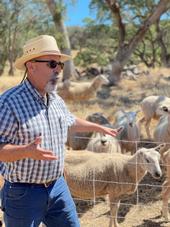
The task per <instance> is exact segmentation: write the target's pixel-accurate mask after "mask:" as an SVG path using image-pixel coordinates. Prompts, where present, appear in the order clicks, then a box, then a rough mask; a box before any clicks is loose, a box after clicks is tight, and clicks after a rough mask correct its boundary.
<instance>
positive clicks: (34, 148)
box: [25, 137, 58, 160]
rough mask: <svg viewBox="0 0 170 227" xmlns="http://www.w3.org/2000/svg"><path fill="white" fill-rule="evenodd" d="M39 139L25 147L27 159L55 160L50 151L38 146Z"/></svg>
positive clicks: (55, 157)
mask: <svg viewBox="0 0 170 227" xmlns="http://www.w3.org/2000/svg"><path fill="white" fill-rule="evenodd" d="M41 140H42V138H41V137H37V138H36V139H35V140H34V141H33V142H31V143H29V144H28V145H25V146H26V147H25V148H26V156H27V158H32V159H34V160H56V159H58V158H57V156H55V155H54V154H53V152H52V151H50V150H45V149H43V148H41V147H40V146H39V145H40V144H41Z"/></svg>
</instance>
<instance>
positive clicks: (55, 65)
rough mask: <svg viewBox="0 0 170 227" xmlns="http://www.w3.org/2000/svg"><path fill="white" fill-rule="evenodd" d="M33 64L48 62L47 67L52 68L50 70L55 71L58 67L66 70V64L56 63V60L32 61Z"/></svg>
mask: <svg viewBox="0 0 170 227" xmlns="http://www.w3.org/2000/svg"><path fill="white" fill-rule="evenodd" d="M31 62H46V63H47V66H48V67H49V68H50V69H55V68H56V67H57V66H60V68H61V69H63V68H64V63H63V62H60V61H55V60H40V59H39V60H37V59H35V60H32V61H31Z"/></svg>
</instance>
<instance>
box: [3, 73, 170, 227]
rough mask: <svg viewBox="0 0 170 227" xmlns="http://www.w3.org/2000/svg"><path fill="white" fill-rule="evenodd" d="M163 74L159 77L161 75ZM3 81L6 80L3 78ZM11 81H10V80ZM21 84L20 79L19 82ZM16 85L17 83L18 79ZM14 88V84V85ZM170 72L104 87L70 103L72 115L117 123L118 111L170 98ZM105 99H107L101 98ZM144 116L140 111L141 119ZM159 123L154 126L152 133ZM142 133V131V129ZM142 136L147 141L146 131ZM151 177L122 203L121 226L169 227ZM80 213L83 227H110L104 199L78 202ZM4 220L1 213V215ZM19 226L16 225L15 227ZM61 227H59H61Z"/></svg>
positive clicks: (156, 183) (159, 192)
mask: <svg viewBox="0 0 170 227" xmlns="http://www.w3.org/2000/svg"><path fill="white" fill-rule="evenodd" d="M160 74H161V75H162V74H163V75H164V76H161V78H160V77H159V75H160ZM2 79H3V80H4V78H2ZM10 81H11V78H10ZM18 81H20V78H19V79H18ZM15 82H16V80H15ZM6 84H8V86H9V83H4V81H3V83H0V85H1V86H0V91H4V90H5V89H7V87H2V85H3V86H5V85H6ZM11 86H12V85H11ZM169 87H170V70H168V71H166V70H165V71H163V72H160V71H158V72H152V73H151V74H150V76H149V77H147V78H146V77H143V78H139V79H138V80H137V81H134V80H122V82H121V83H120V84H119V86H117V87H116V86H115V87H112V88H105V89H103V91H102V92H100V93H99V96H100V98H98V99H95V100H92V101H89V103H88V104H87V103H86V105H85V104H83V105H82V104H80V103H76V105H75V102H73V104H72V103H68V106H69V108H70V110H71V112H73V113H75V114H76V115H77V116H79V117H83V118H85V117H86V116H87V115H88V114H91V113H93V112H102V113H104V115H105V116H107V117H108V119H109V120H111V121H112V120H114V113H115V111H116V110H119V109H121V108H123V109H124V110H125V111H130V110H139V109H140V106H139V103H140V102H141V101H142V100H143V98H144V97H146V96H149V95H166V96H169V97H170V90H169ZM102 96H103V97H104V98H102ZM141 116H142V113H141V112H139V116H138V117H139V118H140V117H141ZM155 124H156V122H155V121H152V123H151V132H153V129H154V127H155ZM142 130H143V129H142ZM142 137H143V138H146V134H145V132H144V130H143V131H142ZM163 179H164V178H163V177H162V178H161V180H160V181H156V180H154V179H153V178H151V177H150V176H149V175H147V176H145V178H144V179H143V180H142V182H140V184H142V185H139V188H138V190H137V192H136V193H134V194H133V195H131V196H128V197H127V198H125V199H124V200H121V205H120V208H119V213H118V222H119V224H120V227H170V222H165V220H164V219H163V218H162V217H161V206H162V201H161V185H162V182H163ZM75 202H76V206H77V211H78V214H79V218H80V222H81V227H108V226H109V204H108V203H107V202H106V201H103V200H97V201H96V203H95V204H94V202H93V201H91V202H85V201H77V200H75ZM0 218H1V219H2V213H1V212H0ZM16 227H17V226H16ZM58 227H59V226H58Z"/></svg>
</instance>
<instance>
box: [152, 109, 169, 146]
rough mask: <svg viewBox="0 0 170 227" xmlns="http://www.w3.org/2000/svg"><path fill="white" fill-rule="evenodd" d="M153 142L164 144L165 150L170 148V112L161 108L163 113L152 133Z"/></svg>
mask: <svg viewBox="0 0 170 227" xmlns="http://www.w3.org/2000/svg"><path fill="white" fill-rule="evenodd" d="M153 137H154V141H155V142H157V143H162V142H164V143H166V147H165V149H166V150H167V149H168V148H170V110H169V109H168V108H167V107H165V106H164V107H163V113H162V116H161V117H160V119H159V121H158V124H157V125H156V127H155V129H154V133H153Z"/></svg>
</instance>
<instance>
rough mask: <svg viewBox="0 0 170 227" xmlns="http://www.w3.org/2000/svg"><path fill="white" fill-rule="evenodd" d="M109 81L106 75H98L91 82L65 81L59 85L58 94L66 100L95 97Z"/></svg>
mask: <svg viewBox="0 0 170 227" xmlns="http://www.w3.org/2000/svg"><path fill="white" fill-rule="evenodd" d="M108 83H109V80H108V79H107V78H106V77H105V76H104V75H99V76H96V77H95V78H94V79H93V80H92V81H90V82H84V81H83V82H70V81H67V80H66V81H64V82H63V83H62V84H59V85H58V87H57V91H58V94H59V95H60V96H61V97H62V98H63V99H65V100H74V101H75V100H76V101H81V100H83V101H85V100H89V99H91V98H93V97H94V96H95V95H96V92H97V91H98V90H99V89H100V88H101V86H102V85H104V84H105V85H106V84H108Z"/></svg>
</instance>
